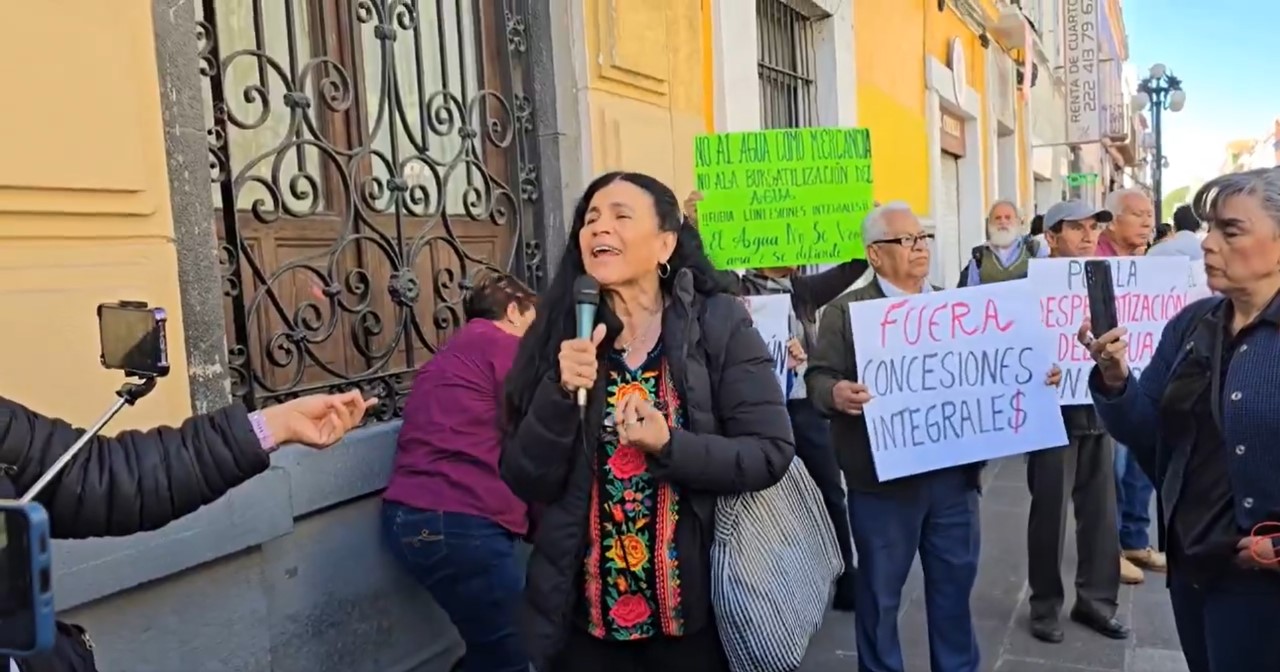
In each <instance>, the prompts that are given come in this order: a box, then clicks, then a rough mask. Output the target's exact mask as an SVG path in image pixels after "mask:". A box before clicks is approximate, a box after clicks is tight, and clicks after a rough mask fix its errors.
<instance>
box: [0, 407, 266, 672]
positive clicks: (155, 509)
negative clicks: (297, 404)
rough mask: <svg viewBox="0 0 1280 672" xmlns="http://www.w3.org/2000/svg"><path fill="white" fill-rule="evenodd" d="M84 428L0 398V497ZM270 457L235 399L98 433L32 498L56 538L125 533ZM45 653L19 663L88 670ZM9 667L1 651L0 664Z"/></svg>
mask: <svg viewBox="0 0 1280 672" xmlns="http://www.w3.org/2000/svg"><path fill="white" fill-rule="evenodd" d="M82 431H83V430H81V429H77V428H75V427H72V426H71V425H70V424H69V423H66V422H63V421H62V420H55V419H53V418H48V417H45V416H43V415H40V414H38V413H36V412H34V411H32V410H30V409H28V408H26V407H25V406H22V405H21V404H18V403H16V402H13V401H10V400H8V399H4V398H0V499H11V498H13V497H15V496H17V495H19V494H21V493H23V492H26V490H27V489H28V488H30V487H31V486H32V485H33V484H34V483H35V482H36V481H37V480H38V479H39V478H40V476H41V475H42V474H43V473H44V472H45V470H47V469H48V468H49V467H50V466H51V465H52V464H53V463H54V462H55V461H57V459H58V457H60V456H61V455H62V454H63V453H64V452H66V450H67V449H68V448H70V447H71V444H73V443H75V441H76V439H77V438H79V436H80V434H81V433H82ZM270 464H271V462H270V459H269V458H268V456H267V453H266V451H264V450H263V449H262V447H261V445H260V443H259V441H258V437H257V436H256V435H255V434H254V432H253V426H252V425H250V424H249V414H248V412H247V411H246V410H245V408H244V406H241V405H239V404H235V405H232V406H228V407H227V408H224V409H222V410H220V411H216V412H214V413H210V414H207V415H201V416H197V417H194V418H191V419H189V420H187V421H186V422H184V423H182V425H181V426H179V427H176V428H174V427H161V428H158V429H151V430H147V431H126V432H122V433H120V434H119V435H117V436H115V437H114V438H107V437H97V438H95V439H93V440H92V441H91V442H90V443H89V445H87V446H85V447H84V448H83V449H82V450H81V451H80V453H79V454H78V455H77V456H76V457H75V458H74V459H73V460H71V462H70V463H69V464H67V466H66V467H65V468H64V469H63V470H62V475H61V476H60V477H59V478H57V479H56V480H54V481H53V482H52V483H50V484H49V487H47V488H45V490H44V491H43V492H42V493H40V495H39V496H38V497H37V498H36V501H38V502H40V503H41V504H42V505H43V506H44V507H45V509H47V510H48V513H49V527H50V532H51V533H52V536H53V537H54V538H56V539H83V538H87V537H124V536H129V535H132V534H137V533H139V532H146V531H148V530H155V529H158V528H161V527H164V526H165V525H167V524H169V523H171V522H173V521H175V520H177V519H178V518H181V517H183V516H185V515H187V514H189V513H192V512H194V511H195V510H196V509H199V508H200V507H202V506H204V505H205V504H209V503H210V502H213V501H214V500H216V499H218V498H219V497H221V496H222V495H224V494H226V492H227V491H228V490H230V489H231V488H234V487H235V486H237V485H239V484H241V483H243V482H245V481H246V480H248V479H250V478H252V477H253V476H255V475H257V474H259V473H261V472H263V471H266V469H267V467H268V466H270ZM74 635H75V633H74V632H73V631H71V630H70V629H64V628H59V641H58V644H57V648H56V649H55V653H60V652H65V651H67V650H68V647H67V643H66V642H64V641H62V640H63V639H66V638H68V637H74ZM70 648H75V647H70ZM50 658H51V656H50V655H42V656H37V657H35V658H32V659H28V660H25V661H23V666H24V667H23V669H24V670H67V669H70V670H79V669H84V668H83V667H80V666H77V665H74V664H67V663H64V661H62V660H51V659H50ZM8 669H9V668H8V660H7V659H5V658H4V657H0V672H8Z"/></svg>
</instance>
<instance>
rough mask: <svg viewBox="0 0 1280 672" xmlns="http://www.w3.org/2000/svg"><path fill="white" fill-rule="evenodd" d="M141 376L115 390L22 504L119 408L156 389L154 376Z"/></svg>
mask: <svg viewBox="0 0 1280 672" xmlns="http://www.w3.org/2000/svg"><path fill="white" fill-rule="evenodd" d="M141 378H142V380H141V381H139V382H136V383H135V382H132V381H128V382H125V384H124V385H121V386H120V389H118V390H116V396H117V397H119V399H117V400H116V402H115V403H114V404H112V405H111V408H109V409H107V412H106V413H103V414H102V417H101V418H98V421H97V422H95V423H93V426H92V427H90V428H89V429H86V430H85V432H84V434H81V435H80V438H78V439H76V442H75V443H73V444H71V447H70V448H68V449H67V452H65V453H63V454H62V457H59V458H58V461H57V462H54V463H53V466H51V467H49V470H48V471H46V472H44V475H43V476H41V477H40V480H38V481H36V484H35V485H33V486H31V489H30V490H27V494H25V495H23V496H22V499H19V500H18V501H20V502H22V503H23V504H27V503H30V502H31V500H33V499H35V497H36V495H39V494H40V491H41V490H43V489H44V488H45V487H46V486H48V485H49V483H50V482H52V481H53V479H55V478H57V477H58V474H59V472H61V471H62V469H63V467H65V466H67V463H68V462H70V461H71V460H73V459H75V456H76V454H77V453H79V452H80V449H81V448H84V447H85V446H86V445H88V443H89V441H90V440H91V439H92V438H93V437H95V436H97V435H98V432H101V431H102V428H103V427H106V426H107V423H109V422H111V419H112V418H114V417H116V414H117V413H119V412H120V411H121V409H123V408H124V407H125V406H132V405H134V404H136V403H138V400H139V399H141V398H143V397H145V396H147V395H148V394H151V391H152V390H154V389H156V379H155V377H154V376H141Z"/></svg>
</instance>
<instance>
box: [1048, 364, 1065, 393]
mask: <svg viewBox="0 0 1280 672" xmlns="http://www.w3.org/2000/svg"><path fill="white" fill-rule="evenodd" d="M1061 382H1062V369H1059V368H1058V365H1057V364H1054V365H1053V366H1052V367H1051V368H1050V369H1049V375H1047V376H1045V379H1044V384H1045V385H1048V386H1049V387H1057V386H1058V384H1059V383H1061Z"/></svg>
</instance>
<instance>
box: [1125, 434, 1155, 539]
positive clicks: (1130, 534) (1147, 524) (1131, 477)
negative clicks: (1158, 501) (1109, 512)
mask: <svg viewBox="0 0 1280 672" xmlns="http://www.w3.org/2000/svg"><path fill="white" fill-rule="evenodd" d="M1154 492H1155V488H1154V487H1153V486H1152V485H1151V479H1149V478H1147V475H1146V474H1145V473H1143V472H1142V467H1140V466H1138V460H1136V459H1134V457H1133V452H1132V451H1130V450H1129V449H1128V448H1127V447H1125V446H1122V445H1120V444H1118V443H1117V444H1116V513H1117V514H1118V516H1117V517H1118V519H1119V520H1118V521H1117V525H1119V527H1120V549H1121V550H1124V551H1140V550H1142V549H1144V548H1148V547H1150V546H1151V535H1150V529H1151V496H1152V494H1153V493H1154Z"/></svg>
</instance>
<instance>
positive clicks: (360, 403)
mask: <svg viewBox="0 0 1280 672" xmlns="http://www.w3.org/2000/svg"><path fill="white" fill-rule="evenodd" d="M377 403H378V400H377V399H376V398H373V399H365V398H364V396H363V395H362V394H361V393H360V391H359V390H353V391H351V392H345V393H343V394H313V395H310V396H307V397H300V398H298V399H294V400H293V401H287V402H285V403H283V404H279V405H276V406H268V407H267V408H265V409H263V410H262V421H263V422H264V423H266V425H267V431H269V432H271V438H272V439H273V440H274V441H275V442H276V445H283V444H286V443H301V444H303V445H307V446H311V447H312V448H327V447H329V446H332V445H333V444H335V443H337V442H338V441H339V440H340V439H341V438H342V437H343V436H346V434H347V432H349V431H351V430H352V429H354V428H355V427H357V426H359V425H360V423H361V422H362V421H363V420H364V412H365V411H366V410H368V409H369V408H370V407H372V406H373V405H374V404H377Z"/></svg>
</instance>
